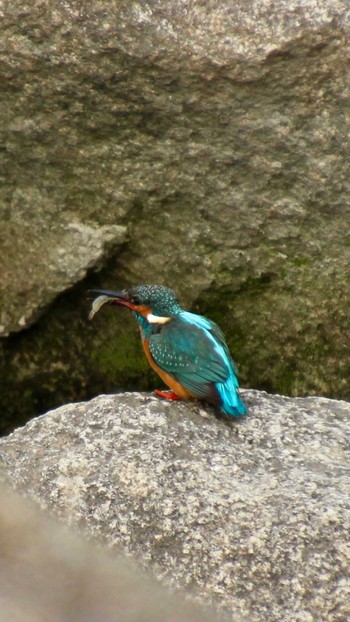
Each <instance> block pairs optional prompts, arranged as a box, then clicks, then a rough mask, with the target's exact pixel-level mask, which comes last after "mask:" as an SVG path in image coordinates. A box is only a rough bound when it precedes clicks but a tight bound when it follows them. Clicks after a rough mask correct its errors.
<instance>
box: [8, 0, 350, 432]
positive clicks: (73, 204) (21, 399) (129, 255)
mask: <svg viewBox="0 0 350 622" xmlns="http://www.w3.org/2000/svg"><path fill="white" fill-rule="evenodd" d="M0 12H1V18H2V19H1V25H0V32H1V37H0V59H1V63H0V81H1V89H0V100H1V105H0V133H1V169H0V176H1V187H0V219H1V226H0V242H1V254H0V270H1V283H0V296H1V307H0V331H1V340H0V379H1V380H0V381H1V397H0V400H1V402H0V407H1V430H2V431H8V430H9V429H11V428H12V427H13V426H14V425H15V424H19V423H21V422H23V421H25V420H26V419H27V418H28V417H30V416H33V415H35V414H37V413H38V412H43V411H46V410H47V409H48V408H50V407H52V406H55V405H58V404H61V403H64V402H68V401H72V400H77V399H82V398H87V397H90V396H92V395H95V394H97V393H99V392H102V391H111V390H118V389H121V388H125V387H133V388H139V389H146V388H148V387H150V386H153V385H154V384H155V379H154V376H153V372H151V371H150V370H149V369H148V364H147V362H146V361H144V359H143V357H142V355H141V350H140V345H139V343H138V335H137V331H136V327H135V326H134V325H133V323H132V320H131V318H129V317H128V316H127V314H126V312H123V311H120V312H119V313H113V312H112V311H111V310H104V312H103V313H101V314H99V315H98V316H97V317H96V320H94V322H93V323H92V324H89V323H88V321H87V313H88V303H87V302H86V301H85V298H86V294H85V292H86V289H87V288H88V287H91V286H93V287H95V286H103V287H109V288H120V287H124V286H130V285H135V284H139V283H142V282H159V283H164V284H166V285H169V286H171V287H173V288H174V289H175V290H176V291H177V292H178V294H179V297H180V299H181V301H182V303H183V304H184V305H185V306H187V307H190V308H192V309H193V310H195V311H200V312H201V313H203V314H207V315H209V316H210V317H212V318H213V319H214V320H216V321H218V322H219V323H220V325H221V326H222V328H223V329H224V331H225V333H226V335H227V338H228V341H229V345H230V347H231V349H232V352H233V354H234V357H235V359H236V361H237V363H238V365H239V368H240V372H241V382H242V384H243V385H250V386H254V387H256V388H265V389H268V390H271V391H277V392H282V393H286V394H289V395H297V394H298V395H304V394H310V393H311V394H323V395H326V396H331V397H340V398H345V399H349V398H350V389H349V382H348V378H349V374H350V357H349V345H350V330H349V328H350V326H349V311H348V309H349V306H350V288H349V266H350V228H349V216H350V209H349V191H350V181H349V180H350V177H349V155H350V142H349V135H350V132H349V129H350V127H349V125H350V115H349V110H350V97H349V95H350V77H349V70H348V67H349V30H350V9H349V4H348V2H347V0H336V1H334V0H318V1H317V2H315V1H314V0H303V1H301V0H291V1H288V2H287V1H285V2H284V1H282V2H279V3H273V2H269V1H268V0H241V1H239V0H238V1H237V2H235V3H234V6H233V3H229V2H227V1H223V0H214V1H210V2H209V0H208V1H204V2H199V1H198V2H190V0H176V1H175V2H171V3H167V2H162V1H161V0H148V1H147V0H146V1H144V2H136V1H132V0H128V1H126V0H124V1H123V0H122V1H120V2H118V3H115V2H112V0H101V1H100V2H96V3H90V4H89V3H88V4H87V3H85V2H83V1H82V0H76V1H74V0H70V1H68V2H62V3H57V2H56V1H55V0H45V2H43V1H42V0H31V1H30V2H23V0H2V2H1V3H0Z"/></svg>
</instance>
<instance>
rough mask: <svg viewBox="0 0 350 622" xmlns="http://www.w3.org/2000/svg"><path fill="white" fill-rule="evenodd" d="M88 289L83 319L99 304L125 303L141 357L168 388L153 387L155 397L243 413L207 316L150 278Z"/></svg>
mask: <svg viewBox="0 0 350 622" xmlns="http://www.w3.org/2000/svg"><path fill="white" fill-rule="evenodd" d="M89 293H90V294H92V295H93V296H97V297H96V298H95V300H94V301H93V304H92V308H91V311H90V314H89V319H92V318H93V317H94V315H95V314H96V313H97V311H98V310H99V309H100V308H101V307H102V306H103V305H104V304H109V305H116V306H119V307H126V308H127V309H129V310H130V311H131V313H132V315H133V316H134V317H135V318H136V320H137V322H138V324H139V328H140V335H141V341H142V345H143V349H144V351H145V354H146V357H147V359H148V361H149V363H150V365H151V366H152V367H153V369H154V370H155V372H156V373H157V374H158V375H159V376H160V378H161V379H162V380H163V381H164V383H165V384H166V385H167V386H168V387H169V389H170V390H169V389H168V390H159V389H157V390H156V391H155V394H156V395H157V396H158V397H162V398H166V399H170V400H181V399H184V400H187V399H191V398H197V399H200V400H203V401H204V402H208V403H209V404H211V405H212V406H214V408H215V409H216V410H217V411H218V412H221V413H222V414H224V415H228V416H232V417H239V416H240V415H246V414H248V411H247V407H246V405H245V404H244V402H243V401H242V399H241V397H240V395H239V391H238V386H239V385H238V379H237V367H236V365H235V363H234V362H233V360H232V357H231V354H230V352H229V349H228V346H227V344H226V341H225V337H224V334H223V332H222V330H221V329H220V328H219V326H218V325H217V324H216V323H215V322H213V321H212V320H210V319H208V318H206V317H204V316H202V315H197V314H196V313H192V312H190V311H186V310H185V309H183V308H182V307H181V306H180V304H179V302H178V300H177V297H176V295H175V292H174V291H173V290H172V289H170V288H169V287H165V286H164V285H154V284H152V285H138V286H137V287H132V288H130V289H124V290H122V291H111V290H105V289H93V290H89Z"/></svg>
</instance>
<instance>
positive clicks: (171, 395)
mask: <svg viewBox="0 0 350 622" xmlns="http://www.w3.org/2000/svg"><path fill="white" fill-rule="evenodd" d="M154 394H155V395H157V396H158V397H163V398H164V399H166V400H181V397H179V396H178V395H177V393H175V391H160V390H159V389H156V390H155V391H154Z"/></svg>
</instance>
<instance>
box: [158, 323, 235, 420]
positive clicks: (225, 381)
mask: <svg viewBox="0 0 350 622" xmlns="http://www.w3.org/2000/svg"><path fill="white" fill-rule="evenodd" d="M149 348H150V352H151V355H152V357H153V358H154V360H155V362H156V364H157V365H158V366H159V367H161V368H162V369H163V370H165V371H166V372H167V373H169V374H170V375H171V376H172V377H173V378H175V379H176V380H177V381H178V382H180V383H181V384H182V386H184V387H185V388H186V389H188V391H190V392H191V393H193V395H196V396H197V397H200V398H203V399H206V400H208V401H210V402H212V403H214V404H216V405H218V406H220V407H221V409H222V410H223V412H225V413H226V414H229V415H240V414H244V413H246V412H247V411H246V407H245V405H244V404H243V402H242V400H241V399H240V397H239V395H238V392H237V389H238V380H237V377H236V375H235V365H234V363H233V361H232V359H231V356H230V353H229V350H228V347H227V345H226V343H225V339H224V335H223V333H222V332H221V330H220V328H219V327H218V326H217V324H215V323H214V322H212V321H211V320H208V319H207V318H205V317H202V316H200V315H196V314H194V313H189V312H187V311H183V312H182V313H180V314H179V315H177V316H176V317H175V318H173V319H172V320H171V321H170V322H168V323H167V324H164V325H163V326H162V329H161V330H160V332H158V333H157V334H153V335H152V336H151V337H150V339H149Z"/></svg>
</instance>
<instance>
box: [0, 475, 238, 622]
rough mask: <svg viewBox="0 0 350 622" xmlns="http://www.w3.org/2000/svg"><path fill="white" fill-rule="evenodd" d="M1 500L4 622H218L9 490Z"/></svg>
mask: <svg viewBox="0 0 350 622" xmlns="http://www.w3.org/2000/svg"><path fill="white" fill-rule="evenodd" d="M0 494H1V504H0V606H1V609H0V616H1V622H49V621H50V622H165V621H166V622H179V621H181V622H201V621H202V620H204V621H206V622H209V621H211V622H215V620H217V622H220V620H221V618H220V620H219V617H218V616H217V615H216V614H215V613H214V612H213V611H212V612H209V611H204V610H203V609H200V608H199V607H198V606H197V607H195V606H194V605H189V604H183V602H182V601H183V600H184V595H183V594H181V593H178V594H175V595H174V596H172V597H170V595H169V594H167V593H166V591H165V590H162V589H160V587H159V585H156V583H155V581H151V580H150V578H145V577H144V576H142V575H141V574H140V573H139V572H137V571H136V569H135V568H134V567H133V566H132V564H130V562H129V561H126V560H123V559H122V558H120V556H119V558H118V559H117V560H115V559H112V558H111V556H110V555H107V554H106V553H103V552H102V551H101V547H97V546H96V545H95V546H94V547H93V546H92V545H91V544H90V545H89V544H88V543H86V541H85V542H84V540H83V538H82V537H80V538H78V536H77V534H73V533H70V532H69V531H68V530H67V529H65V528H62V526H59V525H58V524H57V523H55V522H53V521H49V520H48V518H47V517H45V516H44V515H43V513H42V512H41V513H39V512H38V509H37V508H34V507H33V504H30V503H29V502H28V501H27V502H25V501H24V500H23V499H20V498H19V496H16V495H14V494H13V493H10V491H9V490H8V489H7V488H5V487H4V486H0ZM225 619H226V618H225ZM222 622H224V618H222ZM227 622H228V618H227ZM236 622H238V621H236Z"/></svg>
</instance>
